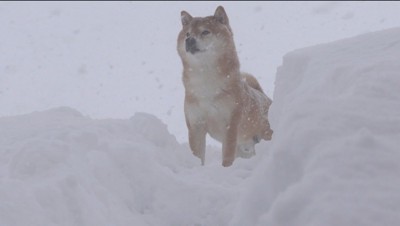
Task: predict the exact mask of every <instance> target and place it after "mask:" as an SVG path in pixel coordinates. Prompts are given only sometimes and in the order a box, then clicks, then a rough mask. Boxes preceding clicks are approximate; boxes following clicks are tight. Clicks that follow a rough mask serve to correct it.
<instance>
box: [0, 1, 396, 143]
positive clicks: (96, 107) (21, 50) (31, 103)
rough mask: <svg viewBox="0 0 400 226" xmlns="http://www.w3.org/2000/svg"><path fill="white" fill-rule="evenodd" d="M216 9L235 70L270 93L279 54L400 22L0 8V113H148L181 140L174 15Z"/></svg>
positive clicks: (329, 9) (96, 7)
mask: <svg viewBox="0 0 400 226" xmlns="http://www.w3.org/2000/svg"><path fill="white" fill-rule="evenodd" d="M218 5H223V6H224V7H225V10H226V12H227V14H228V16H229V19H230V23H231V27H232V29H233V32H234V36H235V41H236V47H237V50H238V54H239V58H240V60H241V67H242V70H243V71H247V72H250V73H252V74H254V75H255V76H256V77H257V78H258V79H259V80H260V82H261V85H262V86H263V88H264V90H265V91H266V92H267V94H268V95H269V96H271V97H273V91H274V80H275V72H276V69H277V67H278V66H279V65H280V64H281V63H282V57H283V56H284V54H286V53H287V52H289V51H292V50H294V49H298V48H302V47H307V46H311V45H315V44H319V43H325V42H330V41H335V40H338V39H342V38H347V37H352V36H355V35H359V34H363V33H366V32H371V31H377V30H382V29H386V28H391V27H399V26H400V13H399V12H400V2H248V1H246V2H111V1H110V2H0V29H1V31H0V116H6V115H16V114H23V113H30V112H32V111H37V110H46V109H49V108H52V107H57V106H69V107H72V108H75V109H77V110H79V111H80V112H82V113H83V114H84V115H88V116H90V117H92V118H129V117H130V116H132V115H133V114H134V113H135V112H148V113H151V114H154V115H156V116H157V117H159V118H161V119H162V120H163V121H164V122H165V123H166V124H167V125H168V128H169V130H170V131H171V132H172V133H173V134H175V135H176V136H177V139H178V140H179V141H186V125H185V123H184V115H183V97H184V93H183V85H182V82H181V71H182V66H181V62H180V59H179V56H178V54H177V52H176V37H177V34H178V32H179V30H180V28H181V22H180V11H181V10H186V11H187V12H189V13H190V14H191V15H192V16H209V15H212V14H214V11H215V8H216V7H217V6H218Z"/></svg>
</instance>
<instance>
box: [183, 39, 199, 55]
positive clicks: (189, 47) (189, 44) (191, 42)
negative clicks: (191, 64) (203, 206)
mask: <svg viewBox="0 0 400 226" xmlns="http://www.w3.org/2000/svg"><path fill="white" fill-rule="evenodd" d="M185 42H186V52H191V53H192V54H193V53H195V52H196V51H197V50H198V49H197V47H196V39H194V38H192V37H190V38H187V39H186V41H185Z"/></svg>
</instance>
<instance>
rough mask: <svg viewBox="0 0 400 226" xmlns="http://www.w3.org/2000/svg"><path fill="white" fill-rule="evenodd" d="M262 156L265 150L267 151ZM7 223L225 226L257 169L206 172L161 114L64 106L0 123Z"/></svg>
mask: <svg viewBox="0 0 400 226" xmlns="http://www.w3.org/2000/svg"><path fill="white" fill-rule="evenodd" d="M260 154H261V155H262V153H260ZM0 156H1V157H0V200H1V202H0V225H7V226H17V225H18V226H26V225H30V226H31V225H32V226H36V225H37V226H44V225H48V226H50V225H65V226H70V225H74V226H78V225H82V226H87V225H93V226H99V225H104V226H109V225H115V226H125V225H154V226H156V225H171V226H172V225H174V226H187V225H226V224H228V221H229V219H230V218H231V217H232V212H231V210H232V209H233V207H234V204H235V203H236V202H237V201H238V200H237V199H234V198H233V197H237V196H238V194H239V191H240V189H241V187H243V185H244V184H245V178H247V177H249V175H250V174H251V170H252V169H253V168H252V167H251V165H255V163H256V162H257V161H259V160H258V159H252V160H250V161H245V160H243V159H241V160H239V161H238V162H237V163H238V167H239V168H238V169H237V170H234V171H230V170H227V169H225V168H222V167H221V166H220V163H221V156H220V152H217V151H214V150H212V148H209V150H208V156H207V163H208V164H207V166H206V167H201V166H200V161H199V160H198V159H197V158H195V157H193V155H192V154H191V152H190V150H189V149H188V147H187V145H182V144H179V143H178V142H177V141H176V139H175V137H174V136H173V135H171V134H170V133H169V132H168V130H167V126H166V125H165V124H163V123H162V122H161V121H160V120H159V119H157V118H156V117H155V116H153V115H149V114H146V113H136V114H135V115H134V116H133V117H132V118H130V119H126V120H122V119H120V120H117V119H106V120H93V119H91V118H88V117H85V116H83V115H81V114H80V113H79V112H77V111H76V110H73V109H71V108H67V107H60V108H55V109H51V110H48V111H44V112H35V113H31V114H27V115H21V116H13V117H3V118H0Z"/></svg>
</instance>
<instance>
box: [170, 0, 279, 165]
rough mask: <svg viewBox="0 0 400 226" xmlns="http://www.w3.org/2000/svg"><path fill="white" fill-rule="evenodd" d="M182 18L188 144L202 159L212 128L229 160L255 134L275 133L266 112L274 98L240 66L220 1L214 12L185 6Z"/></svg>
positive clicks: (228, 162) (251, 141) (181, 52)
mask: <svg viewBox="0 0 400 226" xmlns="http://www.w3.org/2000/svg"><path fill="white" fill-rule="evenodd" d="M181 18H182V25H183V28H182V30H181V32H180V33H179V35H178V41H177V49H178V53H179V56H180V57H181V60H182V64H183V77H182V81H183V84H184V87H185V101H184V111H185V118H186V125H187V127H188V133H189V144H190V148H191V150H192V151H193V154H194V155H195V156H197V157H199V158H200V159H201V163H202V164H203V165H204V160H205V143H206V134H207V133H208V134H210V136H211V137H213V138H214V139H216V140H218V141H220V142H222V156H223V161H222V165H223V166H230V165H232V163H233V161H234V159H235V155H237V152H238V151H240V150H238V149H243V147H244V148H246V149H247V148H250V149H251V148H253V149H254V144H255V143H256V142H255V140H258V139H261V138H262V139H265V140H270V139H271V136H272V130H271V129H270V125H269V122H268V118H267V116H268V109H269V106H270V105H271V103H272V101H271V99H269V98H268V97H267V96H266V95H265V94H264V92H263V90H262V88H261V86H260V84H259V83H258V81H257V79H256V78H255V77H253V76H252V75H250V74H247V73H241V72H240V64H239V59H238V56H237V53H236V48H235V44H234V40H233V34H232V29H231V27H230V25H229V19H228V17H227V15H226V13H225V10H224V8H223V7H222V6H219V7H218V8H217V9H216V11H215V14H214V16H208V17H192V16H191V15H190V14H188V13H187V12H185V11H182V13H181ZM256 138H257V139H256Z"/></svg>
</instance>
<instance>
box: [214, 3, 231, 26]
mask: <svg viewBox="0 0 400 226" xmlns="http://www.w3.org/2000/svg"><path fill="white" fill-rule="evenodd" d="M214 17H215V19H216V20H217V21H218V22H220V23H221V24H225V25H227V26H229V19H228V15H226V12H225V9H224V7H222V6H218V7H217V9H216V10H215V13H214Z"/></svg>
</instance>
